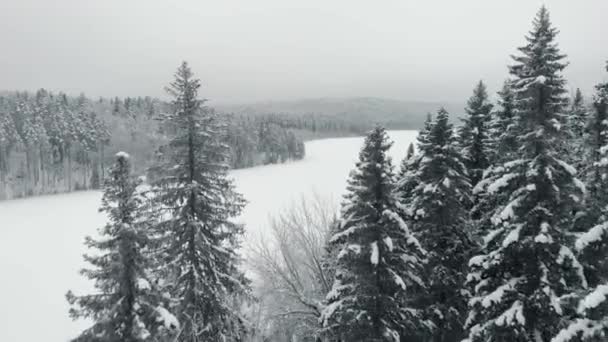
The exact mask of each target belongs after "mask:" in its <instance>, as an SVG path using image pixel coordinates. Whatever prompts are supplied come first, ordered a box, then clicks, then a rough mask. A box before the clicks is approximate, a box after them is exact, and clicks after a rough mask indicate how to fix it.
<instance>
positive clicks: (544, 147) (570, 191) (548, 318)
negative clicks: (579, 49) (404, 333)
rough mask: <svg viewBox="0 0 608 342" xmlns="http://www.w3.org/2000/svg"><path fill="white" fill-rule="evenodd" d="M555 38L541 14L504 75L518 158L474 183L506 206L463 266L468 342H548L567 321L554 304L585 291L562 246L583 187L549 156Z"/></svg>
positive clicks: (557, 90)
mask: <svg viewBox="0 0 608 342" xmlns="http://www.w3.org/2000/svg"><path fill="white" fill-rule="evenodd" d="M556 34H557V30H556V29H555V28H553V27H552V25H551V22H550V19H549V13H548V11H547V9H546V8H545V7H542V8H541V9H540V11H539V12H538V14H537V16H536V18H535V20H534V28H533V30H532V31H531V32H530V33H529V35H528V36H527V37H526V38H527V44H526V45H525V46H524V47H521V48H519V51H520V52H521V55H519V56H514V57H513V58H514V60H515V64H514V65H513V66H511V67H510V71H511V74H512V76H513V77H514V83H513V90H514V92H515V94H516V104H517V106H516V115H517V120H518V121H519V122H520V127H521V130H522V131H521V136H519V137H518V139H519V141H518V143H519V144H521V148H520V149H519V157H520V158H519V159H513V160H510V161H506V162H504V163H502V165H501V166H500V167H496V168H494V169H493V170H492V172H490V173H488V174H486V176H487V177H486V178H485V179H484V180H483V181H482V182H485V183H486V184H487V186H486V187H485V191H486V192H487V194H488V195H493V194H496V193H502V194H503V195H504V196H505V197H506V198H507V200H506V202H505V203H504V204H503V203H500V205H498V206H497V207H496V208H495V209H494V210H493V211H492V212H493V217H492V223H493V225H494V229H493V230H492V231H490V232H489V233H488V234H487V235H486V236H485V237H484V248H483V251H482V253H481V254H480V255H477V256H475V257H473V258H471V260H470V261H469V266H470V267H471V271H470V273H469V275H468V280H469V281H470V284H471V285H472V288H473V290H474V297H473V298H472V299H471V300H470V302H469V306H470V312H469V317H468V319H467V325H468V327H469V340H470V341H472V342H481V341H483V342H493V341H522V342H524V341H526V342H528V341H530V342H532V341H534V342H546V341H549V340H550V339H551V338H552V337H553V336H554V335H555V334H556V333H557V331H559V329H560V328H561V327H563V326H564V325H565V324H566V323H567V321H568V317H567V316H568V310H567V307H566V306H564V305H562V302H561V301H560V298H561V296H562V295H564V294H568V293H570V292H571V291H574V290H577V289H581V288H583V287H585V286H586V279H585V276H584V273H583V269H582V266H581V265H580V263H579V262H578V261H577V258H576V256H575V255H574V253H573V252H572V250H571V249H570V247H569V246H570V242H569V239H568V230H569V226H570V223H571V221H572V217H571V216H572V215H571V213H572V211H573V208H576V207H577V206H578V205H579V203H578V202H579V201H580V199H581V196H582V193H583V192H584V186H583V185H582V184H581V182H580V181H578V180H577V179H576V178H575V176H576V169H575V168H574V167H572V166H570V165H568V164H567V163H565V162H564V161H562V160H560V159H559V157H560V153H559V151H558V149H557V145H559V144H560V143H561V141H562V138H563V131H562V130H560V127H561V122H562V121H561V113H562V111H563V110H564V107H565V104H566V102H567V100H566V99H565V98H564V93H565V90H564V84H565V80H564V78H563V77H562V75H561V72H562V70H563V69H564V68H565V67H566V63H564V62H563V58H564V57H565V56H564V55H562V54H561V53H560V52H559V49H558V47H557V44H556V43H555V41H554V40H555V36H556Z"/></svg>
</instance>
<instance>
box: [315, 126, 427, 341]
mask: <svg viewBox="0 0 608 342" xmlns="http://www.w3.org/2000/svg"><path fill="white" fill-rule="evenodd" d="M391 144H392V143H391V142H389V138H388V136H387V134H386V132H385V130H384V129H383V128H381V127H376V128H374V129H373V130H372V131H371V132H370V133H369V135H368V136H367V137H366V139H365V143H364V146H363V148H362V150H361V152H360V154H359V161H358V162H357V164H356V168H355V169H354V170H353V171H352V172H351V175H350V178H349V181H348V187H347V194H346V195H345V197H344V202H343V204H342V212H341V221H340V226H339V228H338V232H337V233H336V234H335V235H334V236H333V237H332V238H331V239H330V243H333V244H338V245H339V246H340V247H341V250H340V251H339V253H338V257H337V259H338V260H337V265H336V270H335V272H336V275H335V281H334V285H333V288H332V290H331V291H330V292H329V293H328V294H327V302H328V303H327V306H326V307H325V309H324V311H323V313H322V315H321V323H322V325H323V328H322V331H323V332H324V333H325V334H326V335H328V336H331V337H333V338H337V339H339V340H340V341H370V342H372V341H393V342H397V341H400V338H401V337H402V336H405V335H413V334H415V333H417V332H418V331H419V330H421V329H423V327H425V322H423V321H422V320H421V318H420V315H419V312H418V310H416V309H414V308H412V307H411V305H410V303H409V302H408V301H409V299H410V298H409V295H408V294H409V293H410V291H413V290H414V289H415V288H417V287H421V286H423V284H422V283H421V279H420V275H421V274H420V272H421V267H422V256H423V251H422V249H421V248H420V245H419V244H418V241H417V240H416V238H415V237H414V236H413V235H412V234H411V233H410V231H409V229H408V227H407V225H406V224H405V223H404V222H403V220H402V219H401V218H400V217H399V215H398V214H397V213H396V209H397V207H396V206H397V204H396V199H395V197H394V194H393V190H394V173H393V166H392V163H391V159H390V157H389V156H387V151H388V150H389V148H390V147H391Z"/></svg>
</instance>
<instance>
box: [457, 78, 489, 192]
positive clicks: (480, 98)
mask: <svg viewBox="0 0 608 342" xmlns="http://www.w3.org/2000/svg"><path fill="white" fill-rule="evenodd" d="M491 110H492V104H490V103H489V102H488V92H487V90H486V86H485V84H484V83H483V82H482V81H479V83H478V84H477V85H476V86H475V89H473V95H472V96H471V97H470V98H469V101H468V102H467V107H466V108H465V111H466V113H467V116H466V117H465V118H463V119H462V121H463V123H462V126H461V128H460V132H459V140H460V145H461V148H462V155H463V157H464V163H465V166H466V167H467V170H468V173H469V177H470V178H471V183H472V184H473V185H475V184H477V182H479V180H480V179H481V177H482V175H483V171H484V170H485V169H486V168H487V167H488V166H489V165H490V161H489V154H490V152H489V148H488V147H489V130H490V118H491V117H490V111H491Z"/></svg>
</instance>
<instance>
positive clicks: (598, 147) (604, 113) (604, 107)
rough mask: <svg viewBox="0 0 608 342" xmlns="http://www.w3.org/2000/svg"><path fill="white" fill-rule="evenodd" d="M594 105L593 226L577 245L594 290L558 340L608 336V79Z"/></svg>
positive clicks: (590, 142) (590, 176)
mask: <svg viewBox="0 0 608 342" xmlns="http://www.w3.org/2000/svg"><path fill="white" fill-rule="evenodd" d="M606 69H607V70H608V64H607V67H606ZM593 107H594V112H593V116H592V117H591V120H590V122H589V127H588V128H589V138H588V145H587V146H588V147H589V148H590V149H591V152H592V153H591V157H592V158H590V160H591V162H592V164H591V168H590V169H589V170H588V180H589V182H588V184H589V193H590V194H589V198H588V203H589V208H587V212H588V213H589V214H590V215H589V220H588V221H586V223H587V224H588V225H589V226H590V227H591V228H590V229H589V230H588V231H587V232H586V233H584V234H582V235H580V236H579V237H578V239H577V241H576V245H575V246H576V249H577V251H578V252H579V253H580V258H581V262H582V263H583V264H584V266H585V268H586V269H585V271H586V272H585V274H586V275H587V279H588V281H589V285H590V286H591V290H590V291H589V292H587V293H585V295H584V296H583V297H582V298H580V299H579V303H578V307H577V314H578V316H579V317H578V318H577V319H576V320H575V321H574V322H572V323H571V324H570V325H569V326H568V327H567V328H566V329H564V330H562V331H561V332H560V333H559V334H558V335H557V336H556V337H555V339H554V341H555V342H566V341H572V342H575V341H581V340H582V341H605V340H606V339H607V338H608V301H607V298H608V262H607V257H608V182H607V180H608V82H605V83H600V84H599V85H597V86H596V95H595V97H594V101H593ZM573 296H574V297H578V294H577V293H574V294H573Z"/></svg>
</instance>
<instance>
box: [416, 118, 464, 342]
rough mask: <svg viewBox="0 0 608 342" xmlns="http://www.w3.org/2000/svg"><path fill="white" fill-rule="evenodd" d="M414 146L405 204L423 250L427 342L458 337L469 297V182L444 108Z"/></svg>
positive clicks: (454, 339)
mask: <svg viewBox="0 0 608 342" xmlns="http://www.w3.org/2000/svg"><path fill="white" fill-rule="evenodd" d="M418 150H419V151H420V152H419V158H420V159H419V163H418V165H417V170H416V171H415V173H416V176H415V178H416V179H417V180H418V184H417V185H416V187H415V188H414V190H413V191H412V195H411V200H410V203H409V205H408V207H409V208H408V209H409V210H408V211H409V212H410V213H411V214H412V231H413V232H414V233H415V234H416V236H417V237H418V239H419V241H420V243H421V245H422V247H423V248H424V249H425V250H426V251H427V260H426V263H425V272H424V281H425V283H426V284H427V289H426V291H425V292H424V293H422V295H421V296H420V297H419V298H418V299H419V301H418V304H419V305H421V306H422V307H424V308H425V309H426V315H427V317H429V319H430V320H431V321H432V322H433V323H434V325H435V327H436V328H435V329H434V331H433V334H432V339H431V340H432V341H437V342H443V341H459V340H460V339H461V338H462V337H463V323H464V322H463V321H464V320H463V318H462V317H463V316H464V315H466V309H467V300H468V296H467V294H466V293H465V292H463V291H462V289H463V287H464V283H465V276H466V266H467V261H468V259H469V258H470V257H471V255H472V252H473V249H474V247H475V245H474V243H473V242H472V239H471V237H470V233H469V231H468V230H469V227H468V210H467V205H468V204H469V202H470V191H471V184H470V182H469V179H468V176H467V171H466V167H465V166H464V163H463V161H462V157H461V155H460V151H459V146H458V143H457V141H456V137H455V135H454V133H453V128H452V125H451V124H450V123H449V122H448V113H447V112H446V111H445V110H444V109H441V110H439V111H438V113H437V115H436V118H435V121H434V122H433V124H432V125H431V128H430V131H429V132H428V135H427V138H426V139H425V141H423V142H419V145H418Z"/></svg>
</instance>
